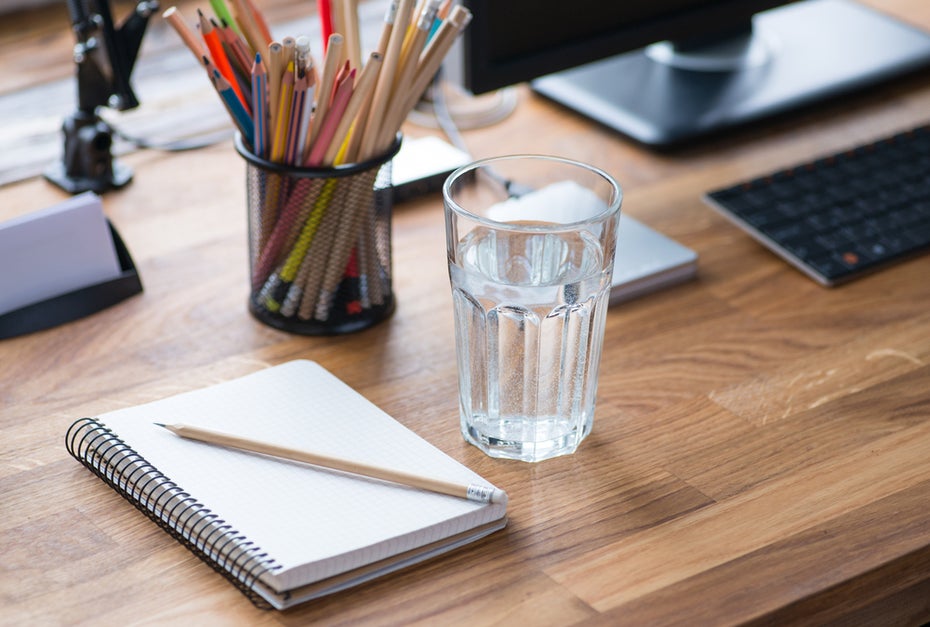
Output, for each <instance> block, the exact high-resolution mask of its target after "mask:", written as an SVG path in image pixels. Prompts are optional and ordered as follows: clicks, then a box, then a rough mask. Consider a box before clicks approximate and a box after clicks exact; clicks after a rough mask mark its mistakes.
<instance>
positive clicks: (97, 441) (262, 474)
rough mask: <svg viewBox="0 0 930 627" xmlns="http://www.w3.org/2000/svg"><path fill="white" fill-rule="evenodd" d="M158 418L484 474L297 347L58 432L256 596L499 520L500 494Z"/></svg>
mask: <svg viewBox="0 0 930 627" xmlns="http://www.w3.org/2000/svg"><path fill="white" fill-rule="evenodd" d="M156 422H179V423H185V424H189V425H193V426H199V427H205V428H210V429H216V430H222V431H225V432H230V433H235V434H237V435H241V436H244V437H249V438H254V439H262V440H265V441H272V442H279V443H281V444H284V445H287V446H291V447H303V448H309V449H313V450H317V451H321V452H325V453H326V454H328V455H333V456H339V457H344V458H349V459H356V460H358V461H361V462H364V463H368V464H374V465H379V466H386V467H392V468H396V469H397V470H400V471H404V472H409V473H416V474H421V475H427V476H430V477H435V478H437V479H441V480H446V481H458V482H465V483H469V482H479V483H485V484H487V483H488V482H486V481H485V480H483V479H482V478H481V477H480V476H478V475H477V474H476V473H474V472H473V471H471V470H469V469H468V468H467V467H465V466H463V465H462V464H460V463H459V462H458V461H456V460H455V459H453V458H451V457H449V456H448V455H446V454H445V453H443V452H442V451H440V450H439V449H437V448H435V447H434V446H432V445H431V444H429V443H428V442H427V441H426V440H424V439H422V438H421V437H420V436H418V435H417V434H416V433H414V432H413V431H411V430H409V429H407V428H406V427H404V426H403V425H402V424H400V423H399V422H398V421H396V420H394V419H393V418H392V417H391V416H389V415H388V414H386V413H385V412H383V411H382V410H381V409H379V408H378V407H377V406H375V405H374V404H372V403H371V402H369V401H368V400H367V399H365V398H364V397H363V396H361V395H360V394H359V393H357V392H356V391H355V390H353V389H352V388H350V387H349V386H347V385H346V384H345V383H343V382H342V381H341V380H339V379H338V378H337V377H335V376H334V375H332V374H331V373H329V372H328V371H326V370H325V369H324V368H322V367H321V366H320V365H318V364H316V363H314V362H310V361H306V360H296V361H291V362H287V363H285V364H281V365H279V366H274V367H270V368H267V369H264V370H261V371H258V372H255V373H253V374H250V375H247V376H245V377H242V378H238V379H234V380H231V381H227V382H224V383H219V384H216V385H214V386H211V387H207V388H202V389H198V390H195V391H192V392H187V393H184V394H180V395H177V396H172V397H168V398H165V399H162V400H158V401H155V402H152V403H148V404H144V405H138V406H135V407H129V408H125V409H120V410H117V411H114V412H110V413H106V414H103V415H101V416H98V417H96V418H85V419H81V420H78V421H77V422H75V423H74V424H73V425H72V426H71V428H70V429H69V431H68V435H67V438H66V442H67V445H68V450H69V452H70V453H71V454H72V455H73V456H74V457H75V458H77V459H78V460H79V461H81V462H82V463H83V464H84V465H85V466H87V467H88V468H89V469H90V470H92V471H93V472H94V473H95V474H97V475H98V476H99V477H100V478H101V479H103V480H104V481H105V482H106V483H107V484H109V485H110V486H111V487H112V488H113V489H115V490H116V491H117V492H119V493H120V494H121V495H122V496H124V497H125V498H127V499H128V500H129V501H130V502H132V503H133V504H134V505H135V506H136V507H137V508H139V509H140V510H142V511H143V512H144V513H146V514H147V515H148V516H149V517H150V518H152V519H153V520H155V521H156V522H157V523H158V524H159V525H160V526H162V528H163V529H165V530H166V531H168V532H169V533H170V534H171V535H172V536H174V537H175V538H176V539H178V540H179V541H180V542H181V543H182V544H184V545H185V546H186V547H187V548H188V549H190V550H192V551H193V552H194V553H196V554H197V555H198V556H199V557H200V558H201V559H203V560H205V561H206V562H208V563H209V564H211V565H212V566H213V567H214V568H216V569H217V570H218V571H219V572H221V573H222V574H224V575H225V576H226V577H227V579H229V580H230V581H231V582H232V583H233V584H234V585H236V586H237V587H238V588H239V589H240V590H242V591H243V592H244V593H245V594H246V595H247V596H249V598H251V599H252V600H253V601H254V602H256V603H257V604H259V605H264V604H265V603H267V604H268V605H270V606H271V607H274V608H277V609H284V608H287V607H291V606H293V605H296V604H298V603H302V602H304V601H308V600H310V599H313V598H316V597H319V596H322V595H325V594H330V593H333V592H336V591H339V590H342V589H344V588H348V587H351V586H354V585H357V584H359V583H362V582H364V581H368V580H370V579H372V578H375V577H378V576H381V575H384V574H386V573H389V572H391V571H394V570H397V569H399V568H402V567H405V566H408V565H410V564H414V563H417V562H419V561H422V560H425V559H427V558H430V557H433V556H435V555H438V554H440V553H443V552H445V551H448V550H451V549H453V548H456V547H459V546H462V545H464V544H467V543H469V542H472V541H475V540H478V539H479V538H481V537H484V536H486V535H488V534H490V533H491V532H493V531H495V530H497V529H500V528H502V527H504V526H505V524H506V504H504V503H477V502H474V501H469V500H466V499H463V498H457V497H454V496H446V495H442V494H436V493H433V492H426V491H422V490H418V489H415V488H409V487H405V486H401V485H397V484H392V483H387V482H382V481H378V480H373V479H366V478H362V477H358V476H356V475H348V474H344V473H339V472H335V471H328V470H324V469H320V468H317V467H314V466H309V465H306V464H301V463H297V462H288V461H285V460H281V459H277V458H271V457H267V456H263V455H258V454H254V453H247V452H243V451H238V450H235V449H229V448H224V447H219V446H214V445H208V444H204V443H201V442H195V441H189V440H184V439H182V438H178V437H177V436H175V435H173V434H172V433H170V432H169V431H167V430H165V429H163V428H161V427H159V426H157V425H155V424H154V423H156ZM488 485H490V484H488ZM183 493H186V494H190V495H191V499H187V500H185V498H184V496H183ZM214 516H215V518H214Z"/></svg>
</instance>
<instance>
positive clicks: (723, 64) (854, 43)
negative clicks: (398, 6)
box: [449, 0, 930, 146]
mask: <svg viewBox="0 0 930 627" xmlns="http://www.w3.org/2000/svg"><path fill="white" fill-rule="evenodd" d="M463 3H464V4H465V6H467V7H468V8H469V9H470V10H471V12H472V14H473V19H472V22H471V24H470V25H469V26H468V28H467V29H466V30H465V34H464V40H463V46H462V50H461V54H462V59H461V62H460V63H456V64H454V65H453V68H454V69H453V70H452V71H450V74H449V75H450V77H451V78H452V79H453V80H455V81H458V82H461V83H462V84H464V86H465V87H466V88H467V89H468V90H470V91H471V92H473V93H475V94H481V93H484V92H488V91H492V90H496V89H501V88H504V87H508V86H510V85H515V84H517V83H524V82H529V83H530V85H531V86H532V88H533V90H534V91H535V92H536V93H539V94H542V95H544V96H546V97H548V98H550V99H552V100H555V101H556V102H559V103H561V104H563V105H565V106H567V107H569V108H571V109H573V110H576V111H579V112H582V113H583V114H585V115H587V116H588V117H591V118H593V119H595V120H597V121H599V122H601V123H602V124H605V125H607V126H609V127H611V128H613V129H615V130H618V131H620V132H621V133H623V134H625V135H628V136H629V137H631V138H633V139H636V140H638V141H640V142H642V143H645V144H649V145H655V146H662V145H671V144H676V143H679V142H683V141H686V140H689V139H692V138H695V137H699V136H701V135H705V134H708V133H711V132H713V131H716V130H719V129H723V128H727V127H732V126H737V125H742V124H746V123H748V122H751V121H754V120H757V119H760V118H762V117H766V116H771V115H773V114H776V113H780V112H783V111H787V110H790V109H793V108H797V107H800V106H802V105H805V104H808V103H813V102H816V101H820V100H825V99H827V98H829V97H833V96H836V95H838V94H842V93H847V92H850V91H853V90H855V89H861V88H863V87H866V86H869V85H874V84H876V83H878V82H880V81H882V80H885V79H888V78H891V77H893V76H897V75H900V74H903V73H906V72H909V71H913V70H915V69H918V68H921V67H926V66H927V65H928V64H930V37H928V35H927V34H926V33H923V32H920V31H918V30H917V29H915V28H913V27H911V26H909V25H908V24H906V23H903V22H900V21H898V20H896V19H894V18H892V17H891V16H889V15H886V14H884V13H882V12H881V11H880V10H877V9H875V8H872V7H869V6H866V5H864V4H860V3H858V2H855V1H853V0H463Z"/></svg>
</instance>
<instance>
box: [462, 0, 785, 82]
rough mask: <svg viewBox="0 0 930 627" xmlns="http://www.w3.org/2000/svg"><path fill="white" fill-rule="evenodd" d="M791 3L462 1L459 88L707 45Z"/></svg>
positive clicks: (722, 0)
mask: <svg viewBox="0 0 930 627" xmlns="http://www.w3.org/2000/svg"><path fill="white" fill-rule="evenodd" d="M788 1H790V0H615V1H612V2H611V1H605V0H554V1H549V0H466V1H465V2H464V4H465V5H466V6H468V7H469V8H470V9H471V11H472V13H473V15H474V19H473V20H472V23H471V24H470V25H469V27H468V29H467V30H466V32H465V47H466V51H467V52H466V64H465V68H464V70H465V84H466V86H467V87H468V88H469V89H470V90H471V91H473V92H474V93H483V92H486V91H490V90H492V89H498V88H501V87H505V86H507V85H512V84H515V83H519V82H524V81H528V80H532V79H534V78H537V77H539V76H544V75H546V74H551V73H553V72H558V71H560V70H564V69H568V68H571V67H575V66H577V65H581V64H583V63H587V62H590V61H596V60H598V59H602V58H604V57H609V56H613V55H616V54H619V53H621V52H627V51H630V50H634V49H636V48H641V47H643V46H646V45H648V44H650V43H653V42H656V41H661V40H677V41H687V40H692V39H693V40H706V39H709V38H711V37H713V36H716V35H718V34H720V33H725V32H728V31H730V30H732V29H734V28H736V27H739V26H743V25H747V24H748V22H749V20H750V18H751V17H752V15H753V13H755V12H758V11H761V10H764V9H767V8H771V7H773V6H777V5H780V4H786V2H788Z"/></svg>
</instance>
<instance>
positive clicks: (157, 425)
mask: <svg viewBox="0 0 930 627" xmlns="http://www.w3.org/2000/svg"><path fill="white" fill-rule="evenodd" d="M152 424H153V425H155V426H156V427H161V428H163V429H167V428H168V425H166V424H164V423H161V422H153V423H152Z"/></svg>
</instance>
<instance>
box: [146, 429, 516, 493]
mask: <svg viewBox="0 0 930 627" xmlns="http://www.w3.org/2000/svg"><path fill="white" fill-rule="evenodd" d="M155 424H156V425H158V426H159V427H163V428H165V429H167V430H168V431H170V432H172V433H173V434H175V435H177V436H180V437H182V438H186V439H188V440H196V441H198V442H203V443H206V444H215V445H218V446H224V447H227V448H235V449H239V450H242V451H248V452H251V453H260V454H262V455H270V456H271V457H278V458H281V459H287V460H291V461H297V462H302V463H305V464H310V465H312V466H318V467H320V468H327V469H329V470H338V471H339V472H345V473H349V474H352V475H358V476H361V477H367V478H370V479H378V480H381V481H388V482H390V483H397V484H400V485H405V486H408V487H412V488H417V489H420V490H427V491H430V492H438V493H440V494H446V495H450V496H457V497H459V498H463V499H469V500H472V501H477V502H480V503H506V502H507V493H506V492H504V491H503V490H501V489H500V488H495V487H494V486H490V485H476V484H459V483H454V482H450V481H443V480H440V479H435V478H432V477H426V476H422V475H417V474H414V473H409V472H404V471H399V470H394V469H392V468H384V467H380V466H375V465H372V464H366V463H364V462H361V461H357V460H351V459H344V458H339V457H334V456H331V455H325V454H323V453H319V452H314V451H308V450H303V449H297V448H293V447H289V446H283V445H281V444H275V443H272V442H263V441H261V440H253V439H250V438H245V437H241V436H237V435H234V434H231V433H223V432H220V431H214V430H212V429H204V428H202V427H194V426H190V425H178V424H175V425H166V424H161V423H155Z"/></svg>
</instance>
